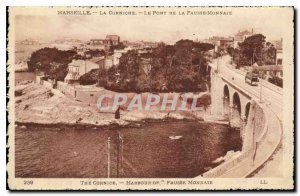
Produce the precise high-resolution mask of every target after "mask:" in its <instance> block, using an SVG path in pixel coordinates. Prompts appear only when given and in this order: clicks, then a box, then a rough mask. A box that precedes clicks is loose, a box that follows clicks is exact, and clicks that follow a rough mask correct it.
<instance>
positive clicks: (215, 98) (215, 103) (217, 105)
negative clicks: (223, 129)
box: [211, 71, 223, 115]
mask: <svg viewBox="0 0 300 196" xmlns="http://www.w3.org/2000/svg"><path fill="white" fill-rule="evenodd" d="M222 98H223V89H222V80H221V78H220V77H219V76H218V75H217V74H215V73H213V71H212V75H211V114H212V115H222V113H223V101H222Z"/></svg>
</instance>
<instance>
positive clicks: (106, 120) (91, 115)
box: [7, 7, 294, 190]
mask: <svg viewBox="0 0 300 196" xmlns="http://www.w3.org/2000/svg"><path fill="white" fill-rule="evenodd" d="M7 12H8V17H9V18H8V23H9V26H8V29H7V31H8V46H7V50H8V56H9V59H8V68H7V71H8V73H9V76H8V80H9V93H8V96H9V103H8V114H9V116H8V120H9V127H8V137H9V139H8V146H9V151H8V153H9V154H8V156H9V162H8V165H7V171H8V186H9V188H10V189H11V190H42V189H43V190H66V189H68V190H70V189H72V190H79V189H80V190H128V189H131V190H212V189H214V190H228V189H231V190H232V189H240V190H255V189H266V190H276V189H277V190H278V189H281V190H292V189H294V181H293V175H294V162H293V157H294V23H293V20H294V8H293V7H9V8H8V10H7ZM275 21H276V22H275Z"/></svg>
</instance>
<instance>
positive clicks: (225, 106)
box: [223, 84, 230, 117]
mask: <svg viewBox="0 0 300 196" xmlns="http://www.w3.org/2000/svg"><path fill="white" fill-rule="evenodd" d="M229 106H230V92H229V88H228V86H227V85H226V84H225V86H224V88H223V115H224V116H225V117H228V115H229V112H230V107H229Z"/></svg>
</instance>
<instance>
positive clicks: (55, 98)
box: [15, 81, 226, 126]
mask: <svg viewBox="0 0 300 196" xmlns="http://www.w3.org/2000/svg"><path fill="white" fill-rule="evenodd" d="M15 114H16V118H15V119H16V122H17V123H19V124H22V123H36V124H67V125H77V124H80V125H94V126H107V125H114V124H115V125H118V126H126V125H128V124H134V123H136V122H143V121H147V120H160V121H161V120H169V119H171V120H172V119H173V120H184V119H188V120H196V121H206V122H213V123H222V124H226V122H225V123H224V121H222V120H223V119H222V118H221V117H218V116H217V117H216V116H211V115H210V114H209V111H206V112H204V111H197V112H189V111H178V110H177V111H172V112H167V111H160V110H150V111H137V110H131V111H122V112H121V118H120V119H115V115H114V113H112V112H100V111H99V110H97V107H96V105H92V104H87V103H82V102H79V101H76V100H74V99H72V98H70V97H68V96H66V95H65V94H63V93H61V92H60V91H58V90H57V89H50V88H47V87H44V86H41V85H40V84H36V83H33V82H32V81H24V82H22V83H20V84H19V85H17V86H16V88H15Z"/></svg>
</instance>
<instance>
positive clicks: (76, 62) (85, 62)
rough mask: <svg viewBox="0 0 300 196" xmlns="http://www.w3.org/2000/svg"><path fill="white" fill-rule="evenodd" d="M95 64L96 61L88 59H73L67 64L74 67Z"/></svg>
mask: <svg viewBox="0 0 300 196" xmlns="http://www.w3.org/2000/svg"><path fill="white" fill-rule="evenodd" d="M95 64H97V63H96V62H93V61H90V60H73V61H72V62H71V63H70V64H69V66H74V67H81V66H87V67H88V66H94V65H95Z"/></svg>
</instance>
